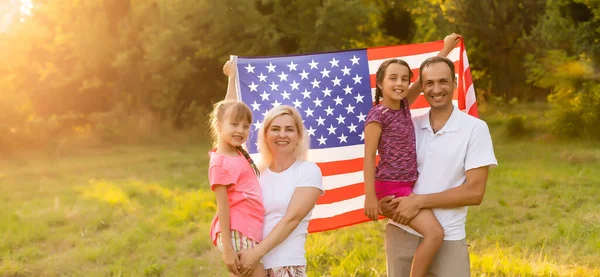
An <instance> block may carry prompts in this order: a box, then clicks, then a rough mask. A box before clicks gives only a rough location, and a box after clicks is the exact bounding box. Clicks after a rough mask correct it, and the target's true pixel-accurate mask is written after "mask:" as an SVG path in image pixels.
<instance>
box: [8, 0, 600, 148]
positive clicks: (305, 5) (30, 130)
mask: <svg viewBox="0 0 600 277" xmlns="http://www.w3.org/2000/svg"><path fill="white" fill-rule="evenodd" d="M33 2H34V6H33V9H32V11H31V15H30V16H25V17H24V20H23V21H22V22H21V21H19V20H18V18H15V19H14V20H15V22H13V23H12V24H11V25H10V26H9V27H8V28H5V29H6V30H5V32H3V33H0V60H2V63H0V137H1V139H0V150H1V149H7V148H13V147H16V146H18V145H25V146H30V145H34V144H40V145H47V144H50V145H57V144H59V142H56V141H54V142H46V141H44V142H40V141H39V138H40V137H45V138H61V137H65V136H67V135H69V134H70V135H73V134H74V133H77V132H79V133H81V132H82V131H81V130H87V132H90V133H93V136H94V137H97V138H99V140H101V141H106V140H109V141H122V140H123V139H124V138H127V137H132V136H138V135H139V136H143V134H144V132H146V131H147V130H148V129H156V128H161V127H156V126H162V127H167V128H177V129H186V128H190V127H194V126H200V127H201V128H203V121H204V119H205V114H206V109H208V108H209V107H210V104H211V103H213V102H216V101H218V100H219V99H221V98H222V95H223V92H224V90H225V83H226V79H225V78H224V77H223V75H222V73H221V66H222V64H223V62H224V61H225V60H227V58H228V56H229V55H230V54H237V55H277V54H287V53H307V52H317V51H332V50H340V49H351V48H359V47H371V46H381V45H392V44H398V43H415V42H424V41H431V40H440V39H442V38H443V37H444V35H445V34H448V33H450V32H458V33H461V34H463V35H464V37H465V40H466V45H467V49H468V50H469V57H470V61H471V62H470V64H471V66H472V71H473V76H474V79H475V86H476V89H477V90H478V95H479V96H480V97H483V98H482V100H483V99H484V98H487V100H492V101H496V100H499V101H509V100H511V99H514V98H516V99H519V100H520V101H527V100H534V99H537V100H540V99H546V98H547V99H548V100H549V101H550V102H551V103H552V105H553V107H554V109H553V111H552V113H551V114H550V115H551V117H552V118H554V121H553V124H552V125H551V127H552V128H553V130H555V131H557V132H558V133H564V134H568V135H581V136H588V137H594V138H600V134H599V133H598V131H595V128H592V126H595V125H596V124H598V123H600V115H599V113H598V110H600V109H599V107H600V100H599V99H600V89H599V87H598V85H597V84H596V83H597V81H598V78H599V77H598V76H599V74H600V73H599V69H598V66H599V65H600V46H599V45H600V43H598V42H599V41H598V40H599V33H600V9H599V8H598V6H600V3H599V1H598V0H528V1H525V0H510V1H497V0H485V1H473V0H448V1H441V0H427V1H417V0H409V1H400V0H348V1H346V0H304V1H290V0H252V1H246V0H224V1H210V0H177V1H171V0H148V1H140V0H94V1H48V0H36V1H33ZM0 13H1V11H0ZM140 125H143V126H146V127H140ZM148 126H152V128H150V127H148ZM76 130H79V131H76ZM130 130H138V131H137V132H134V133H133V134H127V131H130ZM147 135H148V134H147Z"/></svg>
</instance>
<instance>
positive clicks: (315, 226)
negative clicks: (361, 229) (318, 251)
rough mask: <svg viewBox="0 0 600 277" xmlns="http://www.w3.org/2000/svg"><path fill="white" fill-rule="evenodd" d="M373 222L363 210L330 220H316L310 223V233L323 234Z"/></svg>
mask: <svg viewBox="0 0 600 277" xmlns="http://www.w3.org/2000/svg"><path fill="white" fill-rule="evenodd" d="M367 221H371V220H370V219H369V218H368V217H366V216H365V214H364V212H363V209H359V210H354V211H350V212H347V213H343V214H339V215H336V216H333V217H329V218H316V219H312V220H311V221H310V222H309V223H308V232H309V233H314V232H323V231H329V230H333V229H338V228H342V227H346V226H351V225H354V224H358V223H363V222H367Z"/></svg>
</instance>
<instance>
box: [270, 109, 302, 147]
mask: <svg viewBox="0 0 600 277" xmlns="http://www.w3.org/2000/svg"><path fill="white" fill-rule="evenodd" d="M265 135H266V141H267V145H268V146H269V149H271V152H272V153H273V154H274V155H293V153H294V150H295V149H296V146H297V145H298V140H299V138H300V133H299V131H298V128H297V126H296V123H295V122H294V118H293V117H292V116H291V115H289V114H282V115H280V116H277V117H275V118H274V119H273V121H272V122H271V125H269V127H268V129H267V131H266V134H265Z"/></svg>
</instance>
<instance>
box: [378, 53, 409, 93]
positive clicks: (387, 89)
mask: <svg viewBox="0 0 600 277" xmlns="http://www.w3.org/2000/svg"><path fill="white" fill-rule="evenodd" d="M409 85H410V70H409V68H408V67H406V66H404V65H401V64H398V63H391V64H389V65H388V66H387V68H386V69H385V75H384V77H383V80H382V81H381V82H379V83H378V84H377V86H378V87H379V89H381V91H382V96H383V101H384V103H385V102H386V101H390V100H392V101H393V102H398V101H400V100H402V99H404V98H405V97H406V96H407V95H408V86H409Z"/></svg>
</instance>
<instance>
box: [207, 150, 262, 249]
mask: <svg viewBox="0 0 600 277" xmlns="http://www.w3.org/2000/svg"><path fill="white" fill-rule="evenodd" d="M208 155H209V156H210V162H209V166H208V181H209V182H210V188H211V190H213V191H214V189H215V185H229V184H231V185H229V186H228V187H227V197H228V199H229V216H230V220H229V222H230V228H231V230H237V231H239V232H241V233H242V234H244V235H246V236H247V237H249V238H250V239H252V240H254V241H256V242H260V241H261V240H262V230H263V221H264V216H265V209H264V207H263V204H262V199H263V196H262V190H261V188H260V184H259V183H258V178H257V176H256V174H255V173H254V170H253V169H252V167H251V166H250V163H248V160H246V158H244V156H243V155H241V154H240V155H239V156H235V157H231V156H225V155H221V154H218V153H216V152H214V149H213V150H211V151H210V152H208ZM219 232H221V226H220V225H219V218H218V214H217V215H215V217H214V218H213V221H212V224H211V227H210V236H211V239H212V241H213V244H215V245H216V239H217V233H219Z"/></svg>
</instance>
